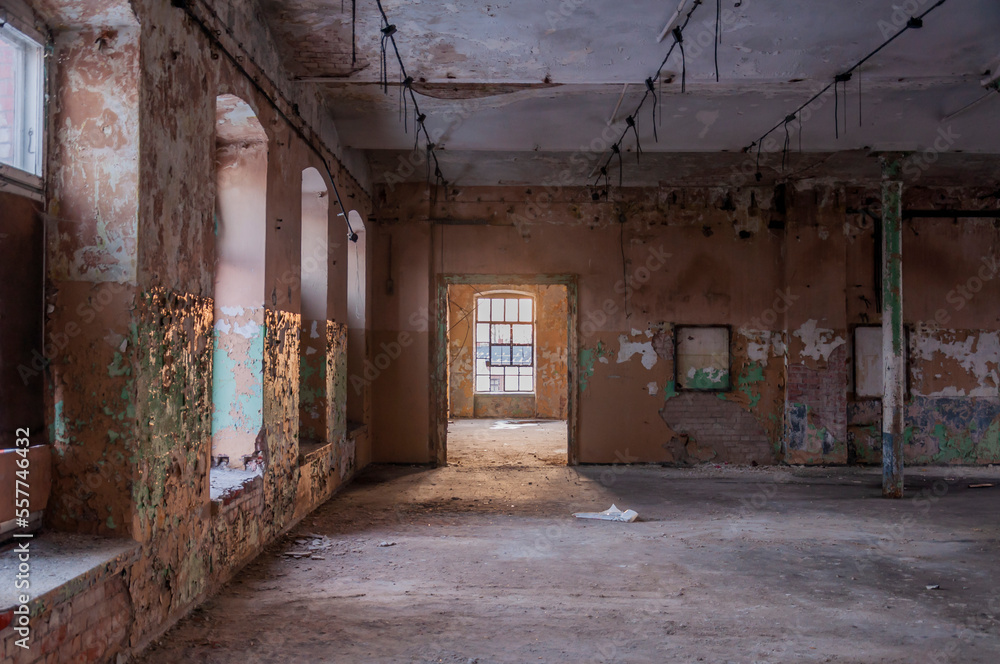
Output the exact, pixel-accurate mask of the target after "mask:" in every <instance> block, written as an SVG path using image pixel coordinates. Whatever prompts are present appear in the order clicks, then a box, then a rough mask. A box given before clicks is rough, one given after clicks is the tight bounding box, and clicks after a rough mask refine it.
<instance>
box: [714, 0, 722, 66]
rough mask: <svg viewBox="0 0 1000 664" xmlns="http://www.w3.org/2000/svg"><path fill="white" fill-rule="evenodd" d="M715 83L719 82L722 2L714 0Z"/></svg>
mask: <svg viewBox="0 0 1000 664" xmlns="http://www.w3.org/2000/svg"><path fill="white" fill-rule="evenodd" d="M712 41H713V42H714V46H715V82H716V83H718V82H719V44H721V43H722V0H715V39H713V40H712Z"/></svg>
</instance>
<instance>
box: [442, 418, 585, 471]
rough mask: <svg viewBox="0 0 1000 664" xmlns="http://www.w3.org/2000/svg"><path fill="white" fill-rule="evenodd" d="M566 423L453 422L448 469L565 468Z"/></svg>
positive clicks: (545, 421)
mask: <svg viewBox="0 0 1000 664" xmlns="http://www.w3.org/2000/svg"><path fill="white" fill-rule="evenodd" d="M566 450H567V441H566V420H472V419H469V420H451V421H450V422H449V423H448V465H453V464H454V465H456V466H462V467H465V468H471V467H474V466H565V465H566Z"/></svg>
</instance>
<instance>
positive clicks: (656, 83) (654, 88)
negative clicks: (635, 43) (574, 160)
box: [594, 0, 704, 197]
mask: <svg viewBox="0 0 1000 664" xmlns="http://www.w3.org/2000/svg"><path fill="white" fill-rule="evenodd" d="M703 1H704V0H695V1H694V4H693V5H692V6H691V9H690V10H689V11H688V13H687V15H686V16H685V17H684V22H683V23H682V24H681V25H678V26H676V27H675V28H674V29H673V31H672V33H671V34H672V35H673V38H674V41H673V43H672V44H670V48H669V49H668V50H667V54H666V55H665V56H664V57H663V60H662V61H661V62H660V66H659V67H657V68H656V73H655V74H654V75H652V76H650V77H649V78H647V79H646V91H645V92H644V93H643V95H642V99H640V100H639V104H638V105H637V106H636V107H635V110H634V111H633V112H632V114H631V115H630V116H629V117H630V118H631V119H632V120H633V123H634V121H635V118H637V117H639V111H640V110H642V106H643V104H645V103H646V99H648V98H650V97H652V98H653V114H654V115H655V114H656V107H657V106H659V107H660V119H661V121H662V118H663V103H662V100H661V101H660V102H659V103H657V100H656V95H657V92H659V93H660V94H662V92H663V81H662V80H661V78H660V77H661V75H662V73H663V68H664V67H665V66H666V65H667V61H668V60H669V59H670V56H671V55H672V54H673V52H674V47H679V48H680V51H681V54H682V55H681V58H682V60H681V66H682V75H681V76H682V78H681V92H683V91H684V85H685V81H684V78H685V75H686V63H685V62H684V59H683V57H684V56H683V53H684V47H683V46H682V45H680V41H681V40H682V39H683V31H684V29H685V28H686V27H687V25H688V23H689V22H690V21H691V15H692V14H694V11H695V10H696V9H697V8H698V7H699V6H700V5H701V4H702V2H703ZM635 129H636V127H634V126H633V125H630V124H628V122H627V121H626V125H625V128H624V129H623V130H622V133H621V135H620V136H619V137H618V140H616V141H615V142H614V143H613V144H612V145H611V148H610V150H611V153H610V154H609V155H608V158H607V159H606V160H605V161H604V164H603V165H602V166H601V168H600V175H598V176H597V179H596V180H595V181H594V186H595V187H596V186H598V185H599V184H600V182H601V178H604V180H605V197H607V195H608V187H607V181H608V172H607V171H608V166H610V165H611V162H612V160H613V159H614V158H615V155H618V162H619V168H620V167H621V148H622V141H624V140H625V136H626V134H628V132H629V131H632V130H635ZM653 135H654V137H655V136H656V125H655V122H654V125H653ZM636 137H637V138H638V132H637V133H636ZM658 140H659V139H658V138H657V141H658ZM638 147H639V146H638V143H637V144H636V148H637V150H638ZM621 183H622V172H621V170H619V172H618V186H619V187H620V186H621Z"/></svg>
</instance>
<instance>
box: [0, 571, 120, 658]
mask: <svg viewBox="0 0 1000 664" xmlns="http://www.w3.org/2000/svg"><path fill="white" fill-rule="evenodd" d="M78 581H79V580H74V581H73V582H70V583H69V584H67V585H65V586H61V587H59V588H57V589H56V590H54V591H52V592H51V593H49V594H48V595H45V596H43V597H41V598H38V599H37V600H35V601H34V602H32V604H30V605H29V606H30V607H31V611H32V616H31V622H30V625H31V635H30V637H29V640H28V648H27V649H25V648H21V647H19V646H17V645H15V641H17V640H18V639H19V638H20V636H19V635H18V633H17V632H15V631H14V627H13V626H12V624H11V623H12V621H13V618H14V615H13V609H11V610H10V611H8V612H6V613H4V614H0V625H3V629H0V641H2V643H3V659H0V664H41V663H42V662H45V663H46V664H47V663H49V662H65V663H67V664H76V663H79V664H85V663H89V662H102V661H106V660H107V659H108V658H109V657H111V656H112V655H114V654H115V653H117V652H120V651H121V650H122V649H123V648H124V647H125V646H126V645H127V643H128V630H129V626H130V625H131V623H132V603H131V600H130V599H129V594H128V587H127V584H126V582H125V578H124V574H123V573H121V572H120V571H119V570H118V569H116V565H114V564H111V565H109V566H108V567H105V568H104V569H101V570H99V571H98V572H97V573H96V574H94V575H93V576H90V575H88V578H87V579H85V580H84V581H83V582H82V583H78Z"/></svg>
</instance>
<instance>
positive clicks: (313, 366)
mask: <svg viewBox="0 0 1000 664" xmlns="http://www.w3.org/2000/svg"><path fill="white" fill-rule="evenodd" d="M329 205H330V199H329V195H328V192H327V187H326V182H324V181H323V176H322V175H320V172H319V171H318V170H316V169H315V168H307V169H305V170H304V171H302V331H301V336H300V338H301V340H302V341H301V343H300V344H299V352H300V357H299V451H300V452H302V451H304V450H306V449H308V447H309V446H310V445H313V446H315V445H321V444H325V443H326V442H328V441H327V440H326V411H327V407H326V400H327V394H326V354H327V347H326V345H327V343H326V342H327V338H326V321H327V319H328V314H327V282H328V275H329V265H330V261H329V254H330V244H329V213H328V210H329Z"/></svg>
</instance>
